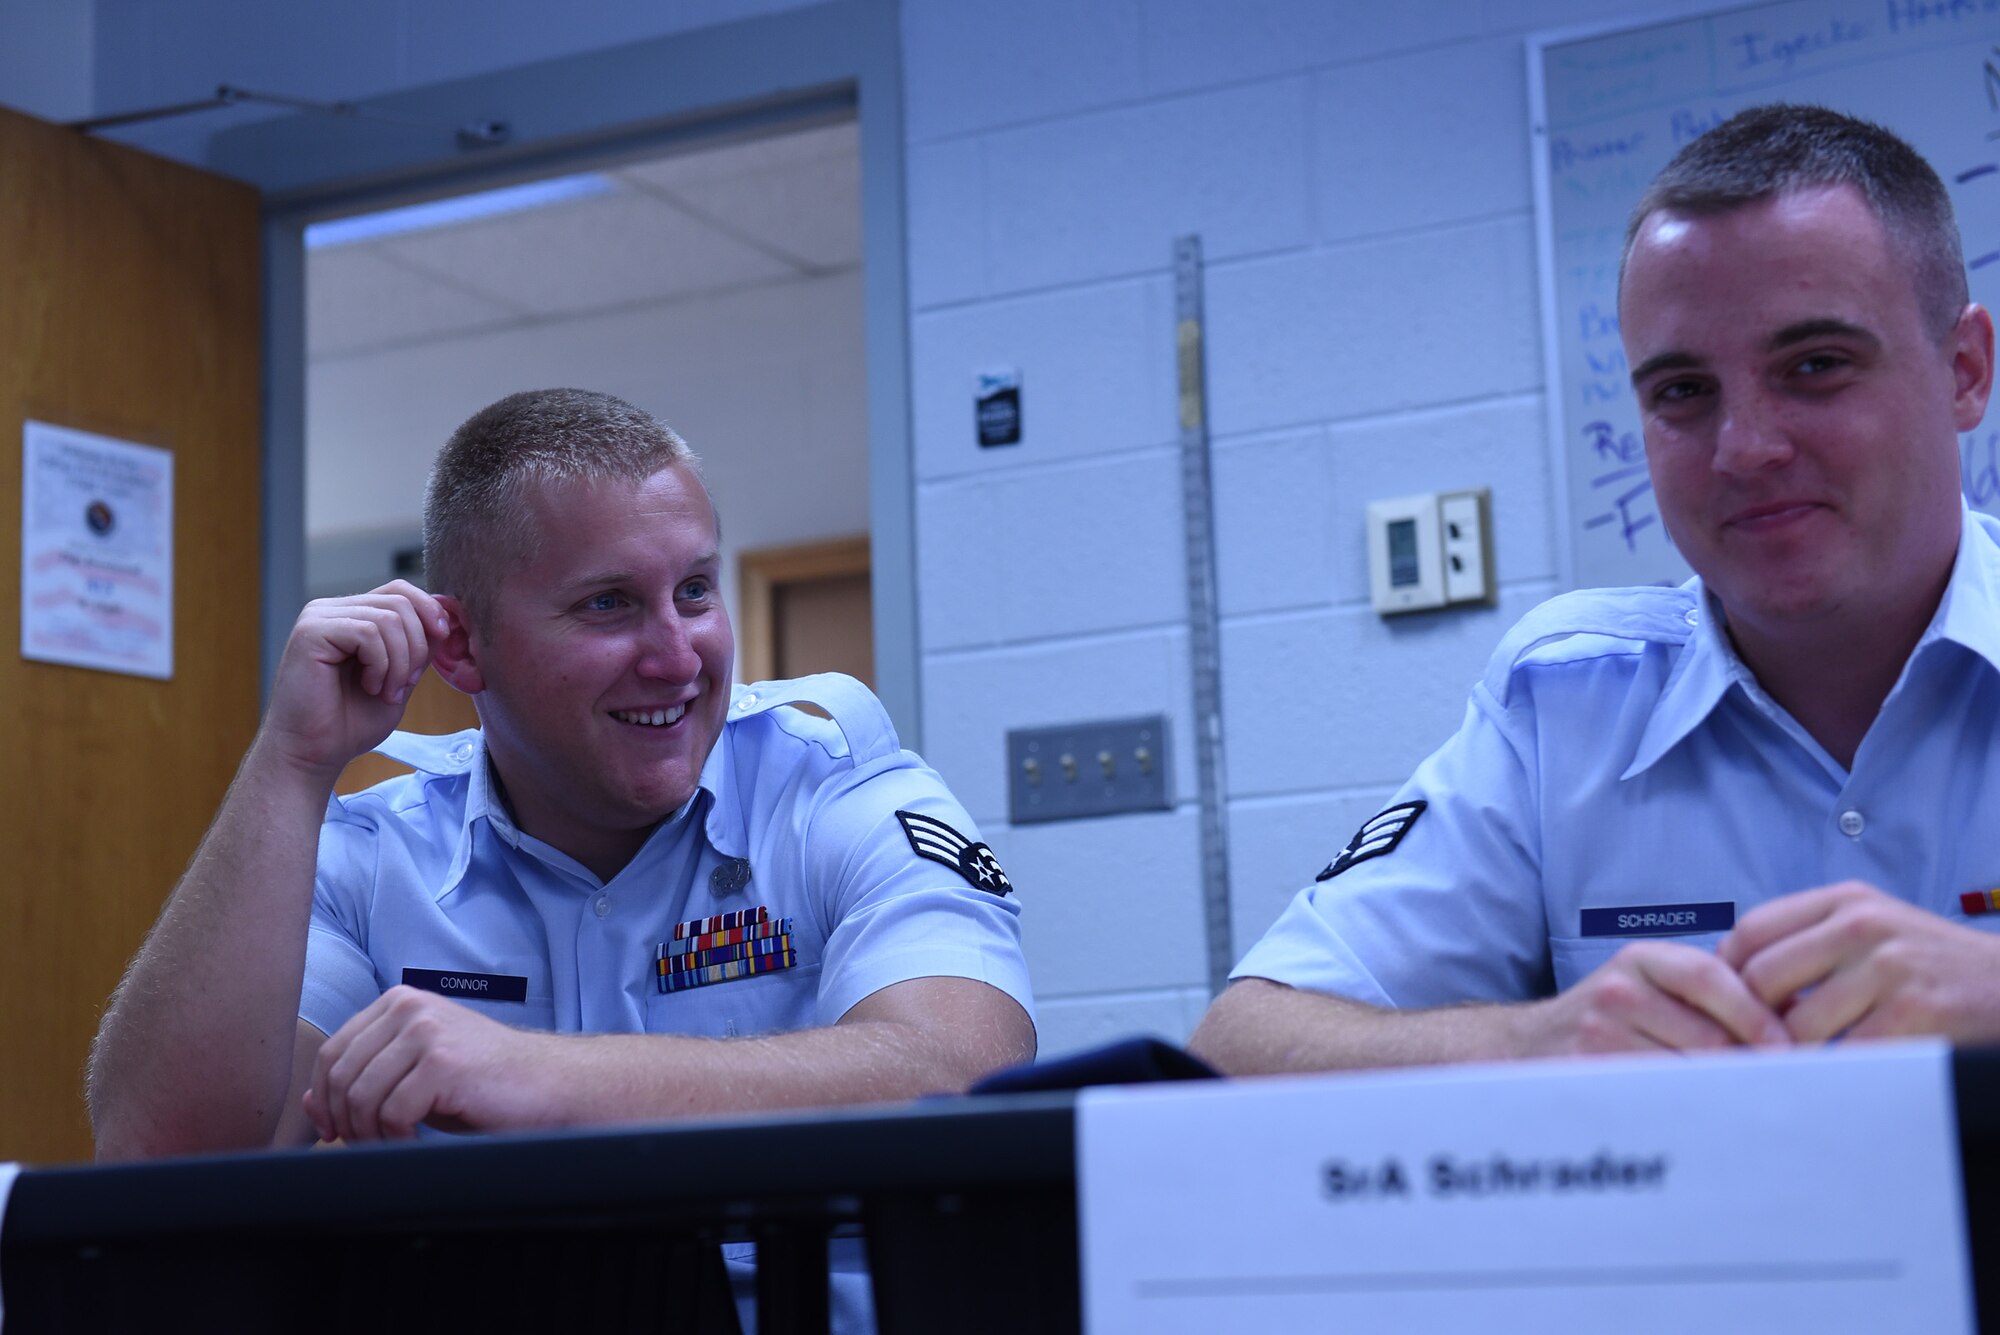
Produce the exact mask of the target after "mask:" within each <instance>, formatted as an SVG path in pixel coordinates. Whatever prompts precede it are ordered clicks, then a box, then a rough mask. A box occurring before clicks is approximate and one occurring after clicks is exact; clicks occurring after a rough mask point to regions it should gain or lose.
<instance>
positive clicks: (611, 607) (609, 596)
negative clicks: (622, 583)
mask: <svg viewBox="0 0 2000 1335" xmlns="http://www.w3.org/2000/svg"><path fill="white" fill-rule="evenodd" d="M624 601H625V600H624V599H623V598H621V597H619V596H618V595H617V594H615V593H593V594H591V595H590V597H588V598H586V599H584V600H583V606H584V610H585V611H589V612H612V611H616V610H617V609H618V607H619V605H620V604H622V603H623V602H624Z"/></svg>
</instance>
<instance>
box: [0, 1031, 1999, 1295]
mask: <svg viewBox="0 0 2000 1335" xmlns="http://www.w3.org/2000/svg"><path fill="white" fill-rule="evenodd" d="M1953 1078H1954V1086H1955V1097H1956V1103H1957V1108H1958V1117H1959V1138H1960V1149H1961V1164H1962V1168H1963V1171H1964V1174H1965V1186H1966V1205H1967V1224H1968V1230H1969V1235H1970V1243H1971V1260H1972V1271H1973V1275H1974V1281H1975V1289H1976V1292H1977V1293H1978V1294H1979V1295H1980V1298H1981V1301H1980V1304H1979V1305H1980V1307H1981V1309H1982V1310H1983V1311H1992V1312H1995V1313H1996V1315H1995V1316H1992V1317H1988V1318H1987V1319H1985V1320H1983V1321H1982V1323H1981V1328H1982V1329H1989V1330H1995V1331H2000V1050H1978V1051H1962V1052H1959V1053H1957V1054H1955V1055H1954V1058H1953ZM1075 1097H1076V1096H1075V1095H1074V1094H1070V1093H1054V1094H1017V1095H1004V1096H987V1097H981V1098H964V1099H940V1100H935V1101H928V1102H922V1103H918V1104H914V1105H909V1106H902V1107H892V1108H869V1109H846V1110H837V1111H825V1112H814V1113H798V1114H784V1115H771V1116H760V1117H746V1118H736V1119H730V1120H727V1121H714V1122H703V1123H692V1124H676V1125H661V1126H644V1127H634V1128H631V1129H619V1130H599V1131H588V1132H583V1131H579V1132H565V1133H557V1134H542V1135H523V1136H496V1137H491V1138H482V1139H469V1140H465V1141H431V1142H426V1143H423V1144H417V1145H400V1146H367V1147H354V1148H349V1149H346V1150H341V1151H334V1152H324V1151H320V1152H314V1151H298V1152H285V1153H256V1154H230V1155H216V1156H205V1157H190V1158H184V1159H173V1160H163V1161H157V1162H152V1163H144V1164H130V1165H112V1166H104V1167H95V1166H76V1167H60V1168H48V1169H34V1170H29V1171H26V1172H24V1173H22V1175H21V1176H20V1178H19V1179H18V1181H17V1182H16V1184H15V1186H14V1191H13V1194H12V1198H11V1200H10V1201H9V1204H8V1207H7V1212H6V1218H5V1224H4V1229H0V1286H4V1287H0V1294H4V1295H5V1298H6V1303H7V1310H8V1314H9V1316H10V1318H11V1317H13V1316H14V1315H15V1314H16V1312H17V1311H19V1310H22V1309H21V1308H20V1307H19V1306H18V1304H17V1295H19V1297H20V1298H21V1299H27V1298H28V1295H30V1294H32V1293H34V1292H35V1291H36V1290H37V1289H42V1290H48V1291H54V1290H56V1289H58V1288H62V1289H63V1292H65V1293H67V1294H68V1295H69V1297H68V1298H67V1299H65V1300H64V1301H67V1302H70V1303H72V1304H74V1303H75V1302H77V1301H80V1300H79V1299H78V1298H77V1296H76V1295H78V1294H88V1293H90V1292H94V1288H93V1286H94V1285H96V1284H98V1283H100V1282H105V1281H109V1280H110V1279H111V1278H112V1276H113V1275H114V1273H116V1271H115V1267H116V1266H118V1265H130V1266H134V1267H136V1268H137V1269H138V1271H140V1272H143V1273H144V1274H145V1275H146V1276H147V1279H146V1281H145V1282H147V1283H149V1284H159V1285H165V1286H168V1287H171V1286H173V1285H175V1284H179V1285H181V1286H182V1291H183V1292H185V1293H186V1294H189V1295H194V1294H197V1293H211V1292H213V1291H215V1290H217V1289H218V1288H223V1287H226V1286H228V1285H232V1284H242V1283H244V1282H246V1281H245V1276H246V1275H257V1276H262V1277H263V1278H262V1279H261V1280H260V1282H262V1283H263V1284H264V1288H263V1289H262V1290H260V1291H259V1292H260V1293H261V1294H262V1297H261V1298H258V1299H257V1300H258V1301H265V1302H268V1303H272V1304H283V1303H285V1302H291V1303H294V1304H296V1303H297V1301H298V1294H299V1293H300V1292H301V1291H302V1290H306V1289H310V1288H311V1287H312V1286H314V1285H316V1284H318V1283H320V1282H322V1278H321V1277H323V1276H324V1275H325V1273H327V1271H329V1270H330V1269H339V1268H342V1267H349V1266H351V1267H356V1268H358V1270H360V1271H361V1272H363V1273H364V1274H365V1273H369V1272H370V1271H371V1267H373V1266H374V1264H375V1262H374V1261H373V1259H372V1258H373V1257H374V1256H375V1255H376V1254H377V1253H379V1252H383V1251H385V1250H388V1251H393V1252H394V1253H395V1254H396V1255H397V1256H399V1257H401V1258H403V1260H404V1261H406V1262H408V1264H407V1265H405V1266H403V1267H402V1268H399V1269H396V1270H395V1271H394V1273H395V1274H397V1275H398V1276H401V1277H402V1280H401V1281H400V1282H405V1283H408V1284H417V1283H430V1284H432V1285H433V1286H438V1285H440V1284H441V1283H442V1281H439V1280H436V1279H433V1278H425V1277H429V1276H434V1275H435V1274H436V1273H437V1272H438V1269H439V1266H438V1264H437V1263H438V1261H439V1259H440V1257H441V1256H442V1255H444V1253H445V1252H449V1253H450V1257H451V1263H452V1266H453V1267H456V1268H454V1269H451V1270H450V1271H448V1273H449V1275H450V1277H451V1280H450V1282H453V1283H455V1284H456V1285H457V1288H456V1290H455V1291H456V1293H457V1294H458V1295H459V1300H458V1301H456V1302H455V1303H452V1304H449V1305H447V1306H445V1307H434V1308H424V1309H422V1310H424V1311H425V1313H426V1319H434V1318H435V1316H436V1314H437V1313H439V1312H449V1313H451V1314H453V1315H456V1314H458V1313H459V1312H460V1311H461V1309H462V1308H463V1306H464V1301H463V1295H464V1294H465V1293H466V1292H467V1288H466V1285H467V1283H468V1280H467V1276H468V1274H469V1273H471V1271H469V1270H468V1269H467V1267H471V1268H472V1269H474V1270H476V1269H477V1268H478V1267H482V1266H484V1267H488V1268H489V1269H490V1271H491V1273H492V1275H493V1278H492V1280H491V1283H492V1284H493V1285H494V1286H496V1288H497V1289H498V1290H501V1291H504V1292H506V1293H507V1295H508V1299H507V1301H508V1302H509V1303H515V1302H519V1303H524V1304H525V1303H530V1302H531V1301H532V1300H531V1297H530V1296H529V1289H528V1286H529V1285H530V1284H531V1281H533V1280H534V1279H535V1278H536V1275H537V1273H538V1272H539V1271H541V1270H559V1269H560V1268H561V1266H562V1265H564V1264H569V1261H568V1260H566V1259H564V1260H560V1261H559V1260H558V1258H559V1257H560V1258H569V1257H570V1256H571V1252H570V1251H568V1250H564V1249H566V1248H571V1247H572V1244H577V1243H579V1242H580V1241H581V1242H587V1244H588V1245H587V1246H585V1247H584V1248H583V1251H582V1253H581V1254H582V1255H584V1256H586V1257H588V1258H591V1263H592V1264H595V1265H597V1266H598V1267H599V1268H600V1269H602V1268H603V1267H604V1266H605V1265H607V1264H608V1262H607V1261H606V1260H605V1258H606V1257H607V1256H608V1255H610V1254H611V1251H615V1250H616V1249H617V1247H625V1248H626V1251H625V1252H623V1253H620V1254H621V1255H623V1256H624V1257H625V1260H624V1262H623V1264H625V1266H626V1269H624V1270H619V1271H618V1272H617V1274H616V1276H615V1277H614V1278H615V1279H616V1281H617V1283H619V1284H623V1285H625V1286H626V1287H627V1288H628V1289H631V1291H632V1294H633V1295H635V1296H633V1298H632V1303H631V1304H630V1305H631V1306H634V1307H636V1308H638V1309H643V1310H645V1311H646V1312H647V1315H648V1319H649V1320H650V1321H651V1322H652V1323H653V1324H650V1325H648V1324H644V1323H640V1324H631V1325H627V1326H621V1325H620V1323H619V1322H618V1321H617V1320H608V1319H607V1320H601V1321H600V1322H599V1325H598V1329H619V1328H630V1329H642V1328H657V1318H658V1313H659V1311H660V1310H661V1308H660V1307H659V1306H658V1304H659V1303H661V1302H671V1300H672V1293H671V1284H670V1283H669V1282H668V1281H665V1280H658V1281H649V1282H650V1283H652V1287H651V1288H650V1289H649V1288H647V1287H646V1286H645V1285H644V1284H640V1283H639V1281H637V1280H635V1279H633V1278H632V1276H634V1275H642V1276H650V1275H652V1274H653V1273H654V1272H655V1271H658V1270H659V1268H660V1267H659V1264H658V1260H657V1258H658V1250H657V1249H658V1248H659V1247H660V1246H662V1245H665V1244H664V1242H663V1240H665V1241H673V1240H676V1239H678V1240H680V1241H681V1242H683V1243H684V1242H685V1241H686V1240H688V1239H699V1240H701V1241H702V1242H703V1243H704V1245H706V1244H712V1243H713V1242H717V1241H729V1240H736V1239H747V1238H755V1239H757V1240H759V1241H760V1242H762V1243H763V1244H764V1245H765V1247H766V1248H767V1254H771V1253H772V1252H773V1251H774V1249H776V1248H777V1247H779V1246H781V1245H782V1244H783V1241H784V1239H786V1238H788V1237H796V1236H803V1237H806V1238H809V1239H816V1240H817V1243H816V1245H817V1246H818V1247H819V1250H818V1251H817V1252H814V1251H812V1250H811V1249H810V1248H808V1249H807V1250H806V1251H805V1252H803V1253H801V1255H803V1256H805V1257H806V1258H807V1260H808V1261H811V1260H813V1258H815V1257H816V1258H817V1263H819V1264H822V1265H823V1262H824V1239H825V1237H826V1236H827V1235H828V1234H829V1233H832V1232H840V1231H850V1230H852V1229H854V1228H856V1227H859V1228H861V1229H862V1230H864V1231H865V1233H866V1235H867V1237H868V1241H869V1250H870V1258H871V1263H872V1264H873V1266H874V1269H875V1282H876V1289H877V1294H878V1302H880V1303H881V1307H882V1310H881V1312H880V1314H879V1315H880V1320H881V1325H882V1329H883V1331H884V1332H885V1335H894V1332H897V1331H900V1330H923V1329H939V1328H944V1327H943V1326H941V1325H940V1324H939V1320H940V1317H941V1315H942V1313H941V1312H940V1306H941V1305H945V1304H949V1305H950V1306H951V1308H952V1315H951V1318H950V1321H949V1323H948V1324H949V1325H950V1326H951V1328H954V1329H960V1330H965V1331H981V1330H988V1329H990V1330H1007V1329H1037V1330H1052V1331H1060V1330H1065V1329H1076V1328H1078V1325H1079V1320H1080V1318H1079V1315H1078V1313H1079V1301H1078V1294H1079V1287H1078V1273H1077V1260H1076V1216H1075V1182H1076V1165H1075V1118H1074V1111H1075ZM466 1235H472V1236H476V1237H477V1238H478V1239H479V1242H478V1243H477V1245H475V1246H471V1247H465V1246H460V1247H458V1249H457V1250H452V1249H451V1248H450V1247H449V1246H448V1245H447V1243H446V1241H445V1240H447V1239H451V1238H456V1237H462V1236H466ZM613 1237H617V1238H624V1239H627V1240H629V1245H628V1243H626V1242H621V1243H618V1244H616V1245H615V1246H612V1245H610V1244H607V1243H606V1242H605V1241H603V1240H604V1239H609V1238H613ZM515 1238H519V1239H521V1240H522V1241H521V1242H520V1243H519V1244H518V1245H516V1244H515V1243H514V1242H513V1241H512V1240H513V1239H515ZM607 1247H609V1248H610V1250H607ZM648 1248H652V1249H653V1250H652V1251H648V1250H647V1249H648ZM440 1249H443V1250H442V1251H441V1250H440ZM330 1258H331V1259H332V1260H334V1261H337V1262H338V1264H337V1265H329V1259H330ZM294 1263H295V1264H294ZM287 1266H291V1267H292V1268H290V1269H287V1268H286V1267H287ZM266 1272H268V1273H266ZM662 1273H664V1272H662ZM413 1277H414V1278H413ZM590 1282H591V1283H592V1284H593V1285H596V1286H598V1287H599V1288H601V1287H602V1285H603V1283H604V1282H605V1281H603V1280H602V1279H601V1278H600V1279H596V1280H592V1281H590ZM567 1283H568V1287H567V1288H563V1289H561V1290H560V1291H556V1292H552V1296H551V1297H550V1298H549V1299H548V1301H549V1303H550V1304H552V1305H553V1304H559V1303H567V1304H573V1303H574V1302H575V1301H577V1293H578V1290H577V1288H576V1283H577V1281H575V1280H574V1279H571V1280H569V1281H568V1282H567ZM635 1284H639V1287H637V1288H633V1287H632V1286H633V1285H635ZM662 1285H665V1286H666V1287H667V1289H668V1292H666V1293H665V1295H664V1296H663V1295H662V1293H661V1292H659V1289H660V1287H661V1286H662ZM65 1286H66V1287H65ZM475 1287H476V1286H475ZM378 1288H379V1285H378ZM592 1291H593V1292H596V1291H597V1289H595V1288H594V1289H592ZM359 1292H360V1290H359V1289H357V1293H359ZM370 1293H371V1295H372V1296H373V1297H374V1298H375V1299H376V1300H379V1295H376V1294H374V1291H372V1290H371V1291H370ZM157 1296H159V1295H157V1294H156V1297H157ZM253 1297H255V1295H253ZM369 1300H370V1299H365V1298H363V1297H360V1296H352V1297H351V1300H350V1301H349V1302H348V1303H347V1305H346V1306H340V1305H339V1304H335V1305H334V1306H332V1307H325V1308H324V1309H323V1310H321V1315H324V1316H325V1325H324V1327H323V1328H327V1329H337V1328H341V1323H342V1322H348V1323H351V1322H352V1321H353V1320H355V1319H357V1317H356V1315H355V1314H356V1313H357V1312H360V1313H362V1315H363V1316H364V1317H368V1316H371V1315H372V1317H373V1318H375V1320H374V1324H375V1325H376V1327H377V1328H380V1329H390V1328H400V1327H398V1326H396V1325H395V1323H393V1322H392V1323H389V1324H387V1325H384V1324H383V1323H382V1321H381V1320H380V1319H379V1318H380V1316H381V1311H380V1308H379V1307H378V1308H376V1309H374V1311H373V1312H372V1313H370V1312H369V1310H368V1309H367V1308H366V1307H365V1306H357V1304H365V1302H366V1301H369ZM51 1301H53V1300H51ZM245 1301H246V1302H247V1301H250V1299H246V1300H245ZM58 1307H60V1304H58ZM50 1310H56V1309H50ZM60 1310H63V1311H69V1310H74V1309H73V1307H70V1308H60ZM163 1310H165V1309H164V1308H163V1307H162V1306H160V1305H158V1304H149V1305H148V1307H147V1315H148V1318H149V1320H151V1321H152V1322H153V1323H154V1324H155V1326H157V1321H158V1319H159V1317H160V1315H161V1314H162V1312H163ZM418 1310H419V1307H417V1306H413V1307H411V1308H410V1311H411V1312H415V1311H418ZM508 1310H509V1311H510V1313H512V1312H515V1311H516V1310H517V1309H514V1308H509V1309H508ZM519 1310H526V1309H519ZM550 1310H556V1309H555V1307H553V1306H552V1307H551V1308H550ZM621 1310H622V1309H621ZM255 1311H256V1312H259V1313H262V1312H264V1311H266V1309H264V1308H257V1309H255ZM336 1311H337V1312H338V1314H339V1315H338V1319H337V1320H336V1318H335V1316H334V1315H331V1313H334V1312H336ZM293 1315H295V1316H296V1315H297V1313H294V1314H293ZM307 1315H311V1313H310V1312H308V1313H307ZM1024 1322H1025V1323H1026V1324H1023V1323H1024ZM11 1324H12V1323H11V1322H10V1327H11ZM64 1324H65V1323H63V1322H56V1323H55V1325H57V1326H62V1325H64ZM291 1324H292V1325H293V1327H294V1328H307V1329H311V1328H322V1327H316V1326H315V1325H314V1323H313V1322H312V1321H310V1320H307V1321H304V1322H303V1323H301V1322H298V1321H293V1322H291ZM419 1324H420V1323H417V1322H415V1321H414V1320H413V1321H412V1322H411V1324H410V1327H409V1328H411V1329H417V1328H419ZM68 1328H75V1329H84V1328H87V1327H85V1326H83V1325H81V1324H80V1323H72V1324H68ZM135 1328H136V1327H135ZM217 1328H220V1327H217ZM347 1328H352V1326H351V1324H350V1325H348V1326H347ZM516 1328H527V1327H525V1326H519V1325H518V1324H517V1326H516Z"/></svg>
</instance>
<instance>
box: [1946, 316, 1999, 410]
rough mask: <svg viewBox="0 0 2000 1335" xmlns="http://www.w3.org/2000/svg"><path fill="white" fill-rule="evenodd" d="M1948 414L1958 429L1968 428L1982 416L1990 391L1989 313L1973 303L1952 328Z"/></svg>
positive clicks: (1990, 317)
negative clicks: (1951, 382)
mask: <svg viewBox="0 0 2000 1335" xmlns="http://www.w3.org/2000/svg"><path fill="white" fill-rule="evenodd" d="M1951 369H1952V378H1953V382H1954V383H1953V387H1952V388H1953V398H1952V416H1953V418H1954V419H1955V420H1956V421H1957V423H1958V429H1959V430H1960V431H1970V430H1972V429H1973V428H1974V427H1976V426H1978V425H1979V422H1980V419H1981V418H1983V417H1984V416H1986V400H1987V398H1988V397H1989V396H1990V395H1991V394H1992V393H1993V317H1992V316H1991V315H1988V314H1987V313H1986V308H1985V307H1984V306H1981V305H1979V304H1978V303H1976V302H1975V303H1974V304H1972V305H1970V306H1967V307H1966V308H1965V311H1964V313H1963V314H1961V315H1960V316H1959V317H1958V326H1957V328H1955V329H1953V330H1952V362H1951Z"/></svg>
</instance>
